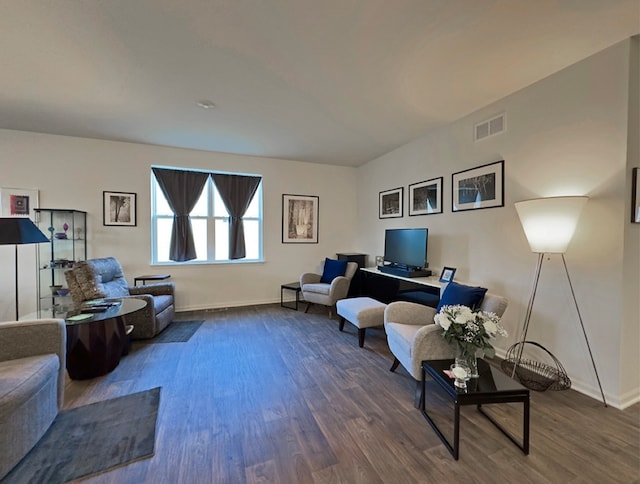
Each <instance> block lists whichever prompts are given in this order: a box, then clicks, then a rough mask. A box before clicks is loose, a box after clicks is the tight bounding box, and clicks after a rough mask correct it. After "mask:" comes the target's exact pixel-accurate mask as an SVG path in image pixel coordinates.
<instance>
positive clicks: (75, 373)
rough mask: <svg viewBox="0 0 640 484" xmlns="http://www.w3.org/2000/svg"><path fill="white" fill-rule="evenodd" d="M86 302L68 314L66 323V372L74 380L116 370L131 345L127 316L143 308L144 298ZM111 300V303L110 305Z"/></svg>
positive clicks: (144, 304)
mask: <svg viewBox="0 0 640 484" xmlns="http://www.w3.org/2000/svg"><path fill="white" fill-rule="evenodd" d="M104 304H105V306H104V309H103V307H102V306H99V303H96V302H92V303H89V304H87V306H86V307H85V308H83V310H84V311H91V312H83V310H76V311H70V312H68V313H67V314H66V315H65V317H64V318H65V323H66V326H67V372H68V373H69V377H71V379H73V380H86V379H89V378H95V377H97V376H101V375H105V374H107V373H109V372H111V371H113V370H114V369H115V368H116V367H117V366H118V364H119V363H120V357H121V356H122V355H123V354H126V353H127V351H128V349H129V332H130V331H127V328H126V325H125V319H124V317H125V316H126V315H128V314H131V313H134V312H136V311H139V310H141V309H143V308H144V307H145V306H146V305H147V303H146V302H145V301H143V300H142V299H136V298H122V299H110V300H105V301H104ZM107 304H108V305H107Z"/></svg>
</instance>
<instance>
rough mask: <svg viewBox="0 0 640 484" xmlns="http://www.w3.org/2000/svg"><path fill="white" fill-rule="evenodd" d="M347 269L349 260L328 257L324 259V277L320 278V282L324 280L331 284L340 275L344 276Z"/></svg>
mask: <svg viewBox="0 0 640 484" xmlns="http://www.w3.org/2000/svg"><path fill="white" fill-rule="evenodd" d="M346 270H347V261H346V260H335V259H329V258H328V257H327V258H326V259H325V260H324V269H323V271H322V277H321V278H320V282H324V283H326V284H331V281H333V280H334V279H335V278H336V277H338V276H344V273H345V272H346Z"/></svg>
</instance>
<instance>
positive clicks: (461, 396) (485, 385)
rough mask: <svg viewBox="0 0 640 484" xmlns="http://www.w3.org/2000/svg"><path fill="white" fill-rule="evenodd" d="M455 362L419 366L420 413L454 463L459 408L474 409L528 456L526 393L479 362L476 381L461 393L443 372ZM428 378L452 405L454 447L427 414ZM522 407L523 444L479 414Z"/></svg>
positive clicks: (449, 360)
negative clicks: (487, 407)
mask: <svg viewBox="0 0 640 484" xmlns="http://www.w3.org/2000/svg"><path fill="white" fill-rule="evenodd" d="M453 361H454V360H452V359H448V360H426V361H423V362H422V382H421V383H422V397H421V398H420V410H421V411H422V415H423V416H424V418H425V419H426V420H427V422H429V425H431V428H433V430H434V431H435V433H436V434H438V437H440V440H441V441H442V443H443V444H444V445H445V446H446V447H447V449H448V450H449V452H450V453H451V455H452V456H453V458H454V459H455V460H458V456H459V448H460V407H462V406H463V405H476V406H477V408H478V411H479V412H480V413H481V414H482V415H484V416H485V417H486V418H487V419H488V420H489V421H490V422H491V423H492V424H493V425H494V426H495V427H496V428H497V429H498V430H500V432H502V433H503V434H504V435H506V436H507V437H508V438H509V440H511V442H513V443H514V444H515V445H516V446H517V447H518V448H519V449H520V450H522V452H524V453H525V454H526V455H528V454H529V390H528V389H527V388H525V387H523V386H522V385H520V384H519V383H518V382H516V381H515V380H513V379H511V378H509V377H508V376H507V375H505V374H504V373H502V372H501V371H500V370H499V369H498V368H494V367H492V366H490V365H489V364H488V363H487V362H486V361H484V360H482V359H478V373H479V374H480V377H479V378H472V379H471V380H469V381H468V382H467V388H466V389H465V390H461V389H458V388H456V387H455V385H454V383H453V379H451V378H449V377H448V376H447V375H446V374H445V373H444V372H445V371H447V370H449V367H450V366H451V364H452V363H453ZM427 375H428V376H429V377H430V378H431V379H432V380H433V381H434V382H435V383H436V384H437V386H438V387H439V388H440V389H442V390H444V393H446V395H447V396H448V397H449V398H450V399H451V400H453V402H454V415H453V445H451V443H450V442H449V441H448V440H447V438H446V437H445V436H444V434H443V433H442V431H441V430H440V429H439V428H438V426H437V425H436V423H435V422H434V421H433V419H432V418H431V416H430V415H429V414H428V412H427V410H426V400H427V394H426V391H425V390H426V383H425V382H426V376H427ZM497 403H522V404H523V417H522V443H520V442H519V441H518V440H516V439H515V438H514V437H513V436H512V435H511V434H510V433H509V432H507V431H506V430H505V429H504V427H502V426H501V425H500V424H498V422H496V421H495V420H494V419H493V418H492V417H491V416H489V415H488V414H487V413H485V412H484V411H483V410H482V405H483V404H497Z"/></svg>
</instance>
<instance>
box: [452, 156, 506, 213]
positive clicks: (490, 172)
mask: <svg viewBox="0 0 640 484" xmlns="http://www.w3.org/2000/svg"><path fill="white" fill-rule="evenodd" d="M503 206H504V160H501V161H496V162H494V163H488V164H486V165H482V166H478V167H476V168H470V169H469V170H464V171H459V172H458V173H454V174H453V175H451V210H452V211H454V212H461V211H463V210H478V209H481V208H494V207H503Z"/></svg>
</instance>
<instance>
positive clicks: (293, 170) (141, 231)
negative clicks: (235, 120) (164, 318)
mask: <svg viewBox="0 0 640 484" xmlns="http://www.w3.org/2000/svg"><path fill="white" fill-rule="evenodd" d="M152 165H163V166H174V167H189V168H201V169H207V170H219V171H229V172H241V173H252V174H260V175H262V176H263V193H264V256H265V262H264V263H244V264H242V263H240V264H215V265H211V264H207V265H198V266H181V267H179V266H176V267H151V266H150V247H151V242H150V167H151V166H152ZM0 173H2V176H1V181H0V187H18V188H37V189H38V190H39V191H40V207H45V208H73V209H77V210H84V211H86V212H88V254H89V257H105V256H114V257H117V258H118V259H119V260H120V261H121V263H122V265H123V268H124V271H125V275H126V276H127V278H128V279H129V282H131V283H133V277H134V276H136V275H139V274H147V273H150V272H151V273H161V272H168V273H171V276H172V277H171V280H172V281H174V282H175V283H176V290H177V298H176V299H177V308H178V310H190V309H201V308H217V307H228V306H236V305H250V304H260V303H270V302H275V301H279V300H280V299H279V298H280V285H281V284H282V283H285V282H291V281H294V280H297V279H298V277H299V275H300V273H302V272H304V271H309V270H319V269H320V263H321V261H322V260H324V257H326V256H328V257H335V253H336V251H338V252H341V251H342V252H343V251H352V250H354V244H355V226H354V220H355V210H356V209H355V205H356V196H355V190H354V187H355V183H356V182H355V174H356V170H355V169H354V168H345V167H339V166H329V165H320V164H312V163H302V162H294V161H286V160H276V159H267V158H257V157H250V156H236V155H229V154H223V153H211V152H203V151H196V150H184V149H174V148H166V147H158V146H149V145H140V144H132V143H120V142H109V141H99V140H91V139H81V138H72V137H63V136H53V135H45V134H34V133H27V132H21V131H11V130H0ZM103 190H107V191H123V192H135V193H137V195H138V220H137V221H138V224H137V226H136V227H105V226H103V224H102V192H103ZM283 193H288V194H300V195H317V196H319V197H320V198H319V200H320V203H319V230H318V232H319V242H318V244H282V243H281V240H282V236H281V222H282V217H281V204H282V194H283ZM0 249H1V250H0V258H1V263H2V267H3V268H4V269H5V277H3V278H2V279H0V298H1V299H0V302H1V309H2V311H1V313H0V320H6V319H13V317H14V303H13V294H14V293H13V286H14V282H13V248H12V247H11V248H9V247H0ZM23 249H24V251H25V257H24V258H21V266H22V270H21V283H20V286H21V292H20V299H21V311H20V312H21V314H27V313H28V312H31V311H35V282H34V278H33V274H35V265H34V262H33V261H32V260H31V261H28V260H27V259H28V255H29V253H31V254H33V249H32V248H31V247H25V248H21V255H22V251H23ZM22 259H24V261H23V260H22ZM9 268H11V270H10V271H9Z"/></svg>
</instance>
